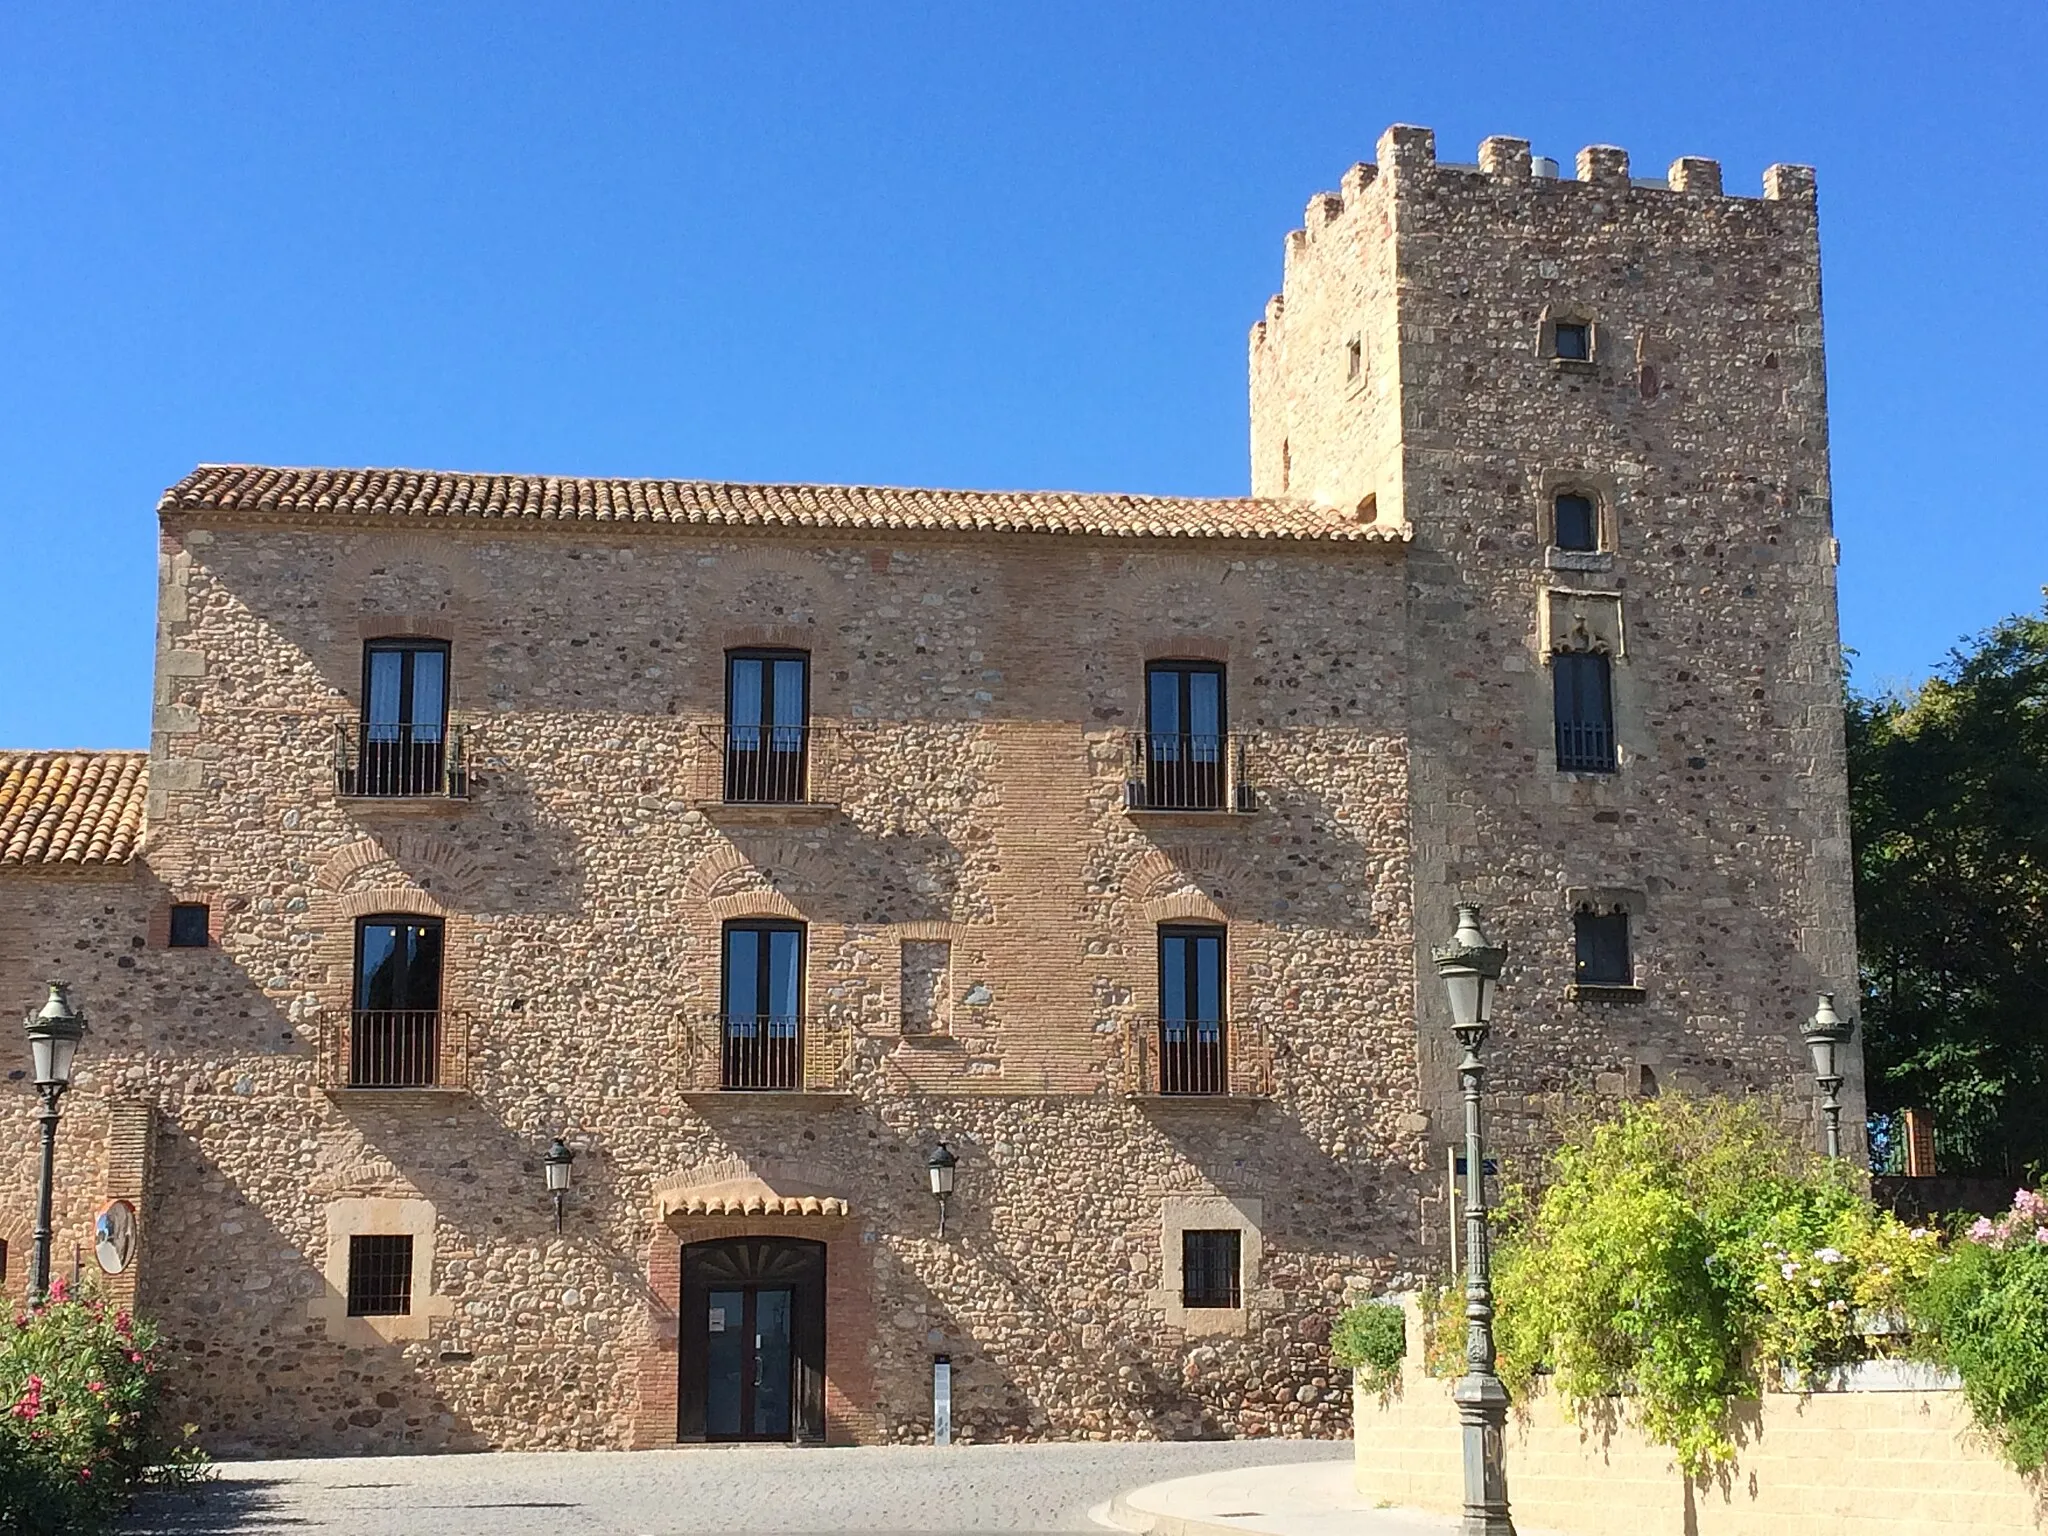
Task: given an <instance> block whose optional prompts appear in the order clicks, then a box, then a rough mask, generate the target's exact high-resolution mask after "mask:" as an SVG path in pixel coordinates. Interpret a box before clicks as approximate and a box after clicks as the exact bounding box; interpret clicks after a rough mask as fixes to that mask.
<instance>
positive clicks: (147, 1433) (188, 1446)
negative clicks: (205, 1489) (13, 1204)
mask: <svg viewBox="0 0 2048 1536" xmlns="http://www.w3.org/2000/svg"><path fill="white" fill-rule="evenodd" d="M161 1351H162V1346H161V1344H160V1341H159V1339H158V1337H157V1334H156V1331H155V1329H153V1328H152V1327H151V1326H150V1325H149V1324H148V1323H146V1322H142V1321H139V1320H137V1319H135V1318H132V1317H130V1316H129V1314H127V1313H126V1312H123V1311H120V1310H118V1309H116V1308H113V1307H111V1306H109V1305H108V1304H107V1303H106V1302H105V1301H103V1300H102V1299H100V1298H99V1297H97V1296H91V1295H87V1296H81V1297H74V1296H71V1295H68V1294H67V1293H66V1289H65V1286H64V1284H63V1282H61V1281H59V1282H58V1283H57V1284H56V1285H54V1286H53V1287H52V1288H51V1296H50V1299H49V1301H47V1302H46V1303H44V1304H42V1305H40V1306H36V1307H32V1308H27V1309H24V1310H22V1311H19V1312H17V1313H15V1314H14V1316H13V1317H12V1318H11V1319H9V1320H7V1321H6V1322H4V1323H0V1531H6V1532H9V1533H10V1536H13V1533H19V1536H59V1533H62V1536H91V1533H95V1532H102V1531H110V1530H112V1529H113V1525H114V1522H115V1520H116V1519H117V1518H118V1517H119V1516H120V1514H121V1512H122V1511H123V1510H125V1509H126V1508H127V1507H128V1504H129V1501H130V1500H131V1499H132V1498H133V1496H134V1494H135V1491H136V1489H137V1488H138V1487H140V1486H141V1485H142V1484H143V1483H144V1482H151V1481H154V1482H162V1483H170V1484H173V1485H178V1484H189V1483H192V1482H196V1481H198V1480H199V1479H201V1478H202V1477H204V1476H205V1475H206V1458H205V1456H204V1454H203V1453H202V1452H200V1451H199V1450H198V1448H197V1447H196V1446H195V1445H193V1443H192V1438H191V1437H192V1435H193V1434H194V1433H196V1429H195V1426H192V1425H189V1424H188V1425H185V1426H183V1428H182V1430H179V1431H177V1432H170V1431H169V1430H168V1426H166V1424H165V1423H164V1422H163V1404H162V1401H161V1391H160V1384H159V1381H158V1373H159V1370H160V1361H159V1357H160V1354H161Z"/></svg>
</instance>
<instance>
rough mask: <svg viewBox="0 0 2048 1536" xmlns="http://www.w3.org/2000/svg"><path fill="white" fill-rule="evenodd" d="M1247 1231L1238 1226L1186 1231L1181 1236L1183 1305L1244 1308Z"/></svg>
mask: <svg viewBox="0 0 2048 1536" xmlns="http://www.w3.org/2000/svg"><path fill="white" fill-rule="evenodd" d="M1243 1259H1244V1234H1243V1233H1241V1232H1238V1231H1236V1230H1235V1229H1225V1230H1222V1231H1187V1232H1183V1233H1181V1235H1180V1266H1181V1277H1180V1304H1181V1305H1182V1306H1184V1307H1241V1306H1243V1305H1244V1288H1243V1281H1242V1278H1241V1267H1242V1264H1243Z"/></svg>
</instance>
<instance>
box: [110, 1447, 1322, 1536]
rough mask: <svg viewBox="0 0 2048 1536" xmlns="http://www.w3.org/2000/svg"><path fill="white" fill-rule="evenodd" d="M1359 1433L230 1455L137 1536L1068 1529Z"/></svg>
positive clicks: (150, 1512)
mask: <svg viewBox="0 0 2048 1536" xmlns="http://www.w3.org/2000/svg"><path fill="white" fill-rule="evenodd" d="M1350 1450H1351V1446H1350V1443H1349V1442H1348V1441H1345V1442H1332V1441H1314V1440H1236V1441H1203V1442H1182V1443H1176V1444H1164V1445H1162V1444H1135V1445H1101V1444H1088V1445H989V1446H955V1447H952V1448H950V1449H947V1450H943V1451H941V1450H933V1449H931V1448H930V1447H874V1448H860V1449H847V1450H816V1449H806V1450H794V1449H790V1448H787V1447H782V1446H768V1447H755V1446H747V1447H737V1446H735V1447H707V1448H696V1447H693V1448H690V1449H678V1450H672V1451H640V1452H631V1453H610V1454H607V1453H602V1452H589V1453H576V1452H563V1453H560V1454H554V1455H531V1454H498V1455H490V1456H405V1457H400V1456H385V1457H362V1458H350V1459H339V1458H337V1459H334V1460H327V1461H262V1462H237V1463H231V1464H228V1465H224V1466H222V1467H221V1469H220V1476H219V1478H218V1479H217V1480H216V1481H215V1482H214V1483H213V1484H212V1485H211V1487H210V1488H209V1489H208V1490H207V1491H206V1493H205V1494H204V1495H203V1496H202V1497H201V1498H199V1499H197V1500H196V1501H195V1500H191V1499H185V1498H170V1497H162V1498H158V1499H154V1500H152V1501H150V1502H149V1503H148V1505H147V1506H146V1507H145V1508H144V1509H142V1510H141V1511H139V1512H138V1516H137V1518H135V1519H133V1520H132V1521H131V1522H130V1523H129V1525H128V1528H127V1529H128V1531H129V1532H130V1533H132V1536H285V1533H291V1536H315V1533H319V1532H327V1531H332V1532H337V1533H340V1532H346V1533H347V1536H678V1533H683V1532H703V1531H759V1532H782V1533H794V1532H804V1531H811V1532H827V1531H835V1532H836V1531H862V1532H890V1531H900V1532H948V1531H963V1532H964V1531H974V1532H984V1531H1060V1532H1069V1531H1071V1532H1090V1533H1092V1536H1102V1532H1101V1530H1100V1529H1099V1528H1098V1527H1096V1526H1094V1525H1093V1524H1092V1523H1091V1522H1090V1521H1089V1519H1088V1514H1087V1512H1088V1510H1089V1508H1090V1507H1091V1506H1093V1505H1096V1504H1100V1503H1102V1502H1104V1501H1106V1500H1107V1499H1109V1498H1110V1497H1111V1496H1112V1495H1113V1494H1116V1493H1119V1492H1122V1491H1124V1490H1126V1489H1129V1488H1134V1487H1137V1486H1138V1485H1140V1484H1144V1483H1153V1482H1159V1481H1161V1480H1162V1479H1165V1478H1171V1477H1190V1476H1193V1475H1195V1474H1197V1473H1202V1472H1218V1471H1224V1470H1227V1469H1229V1468H1233V1467H1250V1466H1260V1465H1266V1464H1270V1463H1274V1462H1290V1461H1292V1462H1301V1461H1310V1460H1316V1459H1321V1458H1324V1457H1342V1456H1346V1455H1349V1454H1350Z"/></svg>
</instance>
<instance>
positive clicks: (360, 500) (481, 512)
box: [157, 464, 1407, 543]
mask: <svg viewBox="0 0 2048 1536" xmlns="http://www.w3.org/2000/svg"><path fill="white" fill-rule="evenodd" d="M157 510H158V511H159V512H161V513H171V512H211V513H217V514H224V515H228V516H236V515H239V516H243V517H252V518H256V519H277V520H286V521H302V520H306V519H320V518H329V517H332V518H342V519H350V520H366V519H367V520H377V519H382V518H422V519H432V520H434V521H440V522H449V523H467V524H475V523H486V522H508V523H509V522H544V523H577V522H590V523H632V524H657V525H672V526H694V527H720V526H728V527H784V528H845V529H859V530H868V529H892V528H929V529H947V530H956V531H961V532H980V533H1069V534H1092V535H1096V536H1098V537H1112V538H1162V539H1198V538H1233V539H1288V540H1314V541H1340V540H1341V541H1349V542H1356V541H1372V542H1384V543H1401V542H1405V540H1406V538H1407V532H1406V530H1405V529H1398V528H1387V527H1381V526H1377V525H1375V524H1372V523H1362V522H1359V521H1358V520H1357V519H1356V518H1354V517H1352V516H1351V515H1349V514H1348V513H1346V512H1343V511H1339V510H1337V509H1335V508H1331V507H1322V506H1318V505H1316V504H1315V503H1313V502H1308V501H1295V500H1287V499H1274V498H1270V497H1249V496H1240V497H1232V498H1224V499H1210V500H1205V499H1200V498H1196V497H1185V496H1123V495H1113V494H1107V493H1096V492H1077V491H940V490H915V489H898V488H894V487H888V486H873V485H743V484H735V483H730V482H724V481H715V480H576V479H564V478H560V477H557V476H537V475H536V476H529V475H470V474H450V473H444V472H442V471H438V470H413V469H278V468H266V467H264V466H261V465H255V464H203V465H201V466H200V467H199V468H198V469H196V470H194V471H193V472H192V473H191V474H189V475H187V476H186V477H185V478H184V479H183V480H180V481H179V482H178V483H177V484H176V485H174V486H172V487H171V488H170V489H169V490H168V491H165V492H164V494H163V499H162V500H161V501H160V502H158V504H157Z"/></svg>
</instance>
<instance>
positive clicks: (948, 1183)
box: [931, 1168, 953, 1195]
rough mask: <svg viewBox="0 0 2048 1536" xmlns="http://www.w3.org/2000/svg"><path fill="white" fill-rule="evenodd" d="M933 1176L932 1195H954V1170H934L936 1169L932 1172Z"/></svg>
mask: <svg viewBox="0 0 2048 1536" xmlns="http://www.w3.org/2000/svg"><path fill="white" fill-rule="evenodd" d="M931 1175H932V1193H933V1194H935V1195H950V1194H951V1193H953V1170H952V1169H950V1168H934V1169H932V1170H931Z"/></svg>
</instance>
